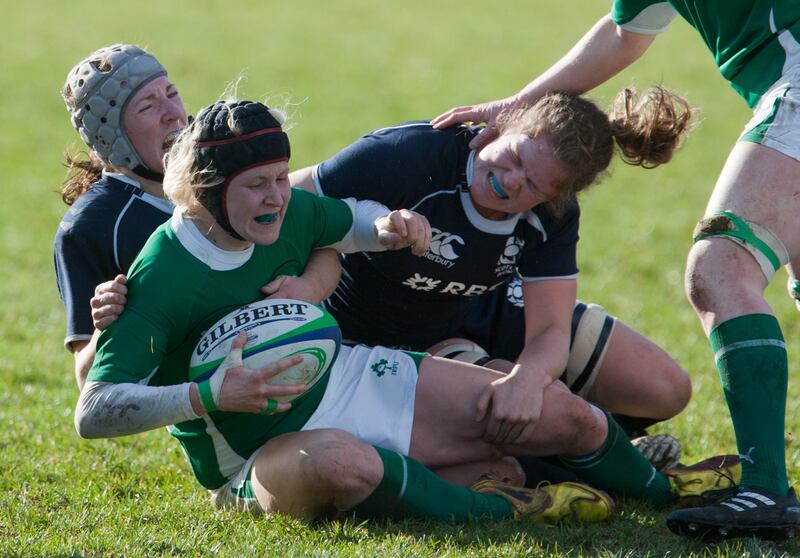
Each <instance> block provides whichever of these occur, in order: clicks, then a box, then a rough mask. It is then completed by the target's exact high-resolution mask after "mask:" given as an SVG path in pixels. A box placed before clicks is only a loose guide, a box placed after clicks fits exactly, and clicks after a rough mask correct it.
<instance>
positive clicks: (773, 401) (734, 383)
mask: <svg viewBox="0 0 800 558" xmlns="http://www.w3.org/2000/svg"><path fill="white" fill-rule="evenodd" d="M709 341H710V342H711V348H712V349H713V351H714V360H715V361H716V364H717V369H718V370H719V377H720V380H721V381H722V389H723V390H724V391H725V399H726V400H727V402H728V409H729V411H730V413H731V420H732V421H733V430H734V431H735V432H736V446H737V448H738V450H739V454H740V456H741V458H742V480H741V482H740V484H741V485H742V486H757V487H760V488H764V489H766V490H769V491H771V492H775V493H778V494H781V495H785V494H787V493H788V492H789V482H788V480H787V478H786V455H785V449H784V430H785V418H786V387H787V382H788V375H789V374H788V363H787V358H786V345H785V344H784V341H783V334H782V333H781V327H780V325H778V320H776V319H775V317H774V316H771V315H769V314H746V315H744V316H739V317H737V318H733V319H732V320H728V321H726V322H723V323H721V324H719V325H718V326H717V327H716V328H714V330H713V331H712V332H711V335H710V336H709Z"/></svg>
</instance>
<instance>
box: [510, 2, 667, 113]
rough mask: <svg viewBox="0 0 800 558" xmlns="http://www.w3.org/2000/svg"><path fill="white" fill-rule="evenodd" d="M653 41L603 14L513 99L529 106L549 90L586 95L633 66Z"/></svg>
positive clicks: (653, 36)
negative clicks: (567, 50) (619, 24)
mask: <svg viewBox="0 0 800 558" xmlns="http://www.w3.org/2000/svg"><path fill="white" fill-rule="evenodd" d="M654 39H655V35H642V34H640V33H633V32H631V31H626V30H624V29H622V28H621V27H619V26H618V25H617V24H615V23H614V22H613V21H611V16H610V15H606V16H604V17H602V18H601V19H600V21H598V22H597V23H595V24H594V26H593V27H592V28H591V29H590V30H589V32H588V33H586V34H585V35H584V36H583V37H582V38H581V40H580V41H578V42H577V44H575V46H573V47H572V48H571V49H570V50H569V52H567V54H565V55H564V56H563V57H562V58H561V60H559V61H558V62H556V63H555V64H553V65H552V66H551V67H550V68H549V69H547V70H546V71H545V72H544V73H543V74H542V75H540V76H539V77H537V78H536V79H534V80H533V81H532V82H530V83H529V84H528V85H526V86H525V87H523V88H522V90H521V91H520V92H519V93H517V94H516V96H515V98H516V100H517V101H520V102H527V103H530V102H532V101H535V100H536V99H538V98H539V97H541V96H542V95H544V94H545V93H547V92H548V91H565V92H567V93H575V94H581V93H585V92H586V91H589V90H590V89H594V88H595V87H597V86H598V85H600V84H602V83H605V82H606V81H608V80H609V79H611V78H612V77H614V76H615V75H617V74H618V73H620V72H621V71H622V70H624V69H625V68H627V67H628V66H630V65H631V64H633V63H634V62H635V61H636V60H637V59H638V58H639V57H640V56H641V55H642V54H644V52H645V51H646V50H647V49H648V48H649V47H650V45H651V44H652V43H653V40H654Z"/></svg>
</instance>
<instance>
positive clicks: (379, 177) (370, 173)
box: [316, 121, 474, 208]
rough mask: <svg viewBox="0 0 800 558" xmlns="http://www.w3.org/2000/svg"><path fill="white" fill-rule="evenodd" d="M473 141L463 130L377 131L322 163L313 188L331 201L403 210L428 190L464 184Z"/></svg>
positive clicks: (421, 125) (411, 127)
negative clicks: (366, 201) (365, 202)
mask: <svg viewBox="0 0 800 558" xmlns="http://www.w3.org/2000/svg"><path fill="white" fill-rule="evenodd" d="M473 136H474V132H473V131H471V130H470V129H469V128H466V127H464V126H456V127H453V128H449V129H446V130H434V129H433V128H432V127H431V125H430V123H429V122H428V121H412V122H405V123H403V124H398V125H396V126H390V127H387V128H380V129H378V130H375V131H373V132H370V133H369V134H367V135H365V136H363V137H362V138H360V139H359V140H357V141H356V142H354V143H353V144H351V145H350V146H348V147H347V148H345V149H343V150H342V151H341V152H339V153H338V154H337V155H335V156H334V157H332V158H330V159H328V160H327V161H324V162H323V163H321V164H320V165H319V166H318V167H317V169H316V181H317V185H318V187H319V189H320V190H321V191H322V192H323V193H325V194H327V195H332V196H334V197H340V198H341V197H349V196H353V197H355V198H358V199H375V200H377V201H380V202H381V203H383V204H384V205H387V206H389V207H391V208H397V207H402V206H404V205H407V204H409V203H413V201H414V200H416V199H418V197H419V196H420V195H421V194H424V193H427V192H428V191H430V190H431V189H440V188H444V187H448V188H449V187H453V186H455V185H456V184H459V183H461V182H464V181H465V171H466V165H467V159H468V158H469V153H470V150H469V141H470V139H471V138H472V137H473Z"/></svg>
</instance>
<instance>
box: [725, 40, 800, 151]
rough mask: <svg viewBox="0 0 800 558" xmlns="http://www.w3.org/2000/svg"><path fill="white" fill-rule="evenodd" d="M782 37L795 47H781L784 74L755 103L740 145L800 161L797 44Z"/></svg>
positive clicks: (799, 56) (799, 50) (799, 49)
mask: <svg viewBox="0 0 800 558" xmlns="http://www.w3.org/2000/svg"><path fill="white" fill-rule="evenodd" d="M787 34H788V35H787ZM784 35H786V36H785V37H784ZM781 37H782V40H781V42H782V43H785V42H786V41H791V42H793V43H794V44H793V45H788V44H784V48H785V49H786V56H787V60H786V64H785V65H784V73H783V75H782V76H781V77H780V79H778V80H777V81H776V82H775V83H774V84H773V85H772V87H770V88H769V89H768V90H767V91H766V92H765V93H764V95H762V97H761V99H760V100H759V101H758V104H757V105H756V106H755V108H754V109H753V118H752V119H751V120H750V122H748V123H747V124H746V125H745V127H744V133H742V135H741V136H740V137H739V141H749V142H752V143H757V144H760V145H763V146H765V147H769V148H771V149H774V150H776V151H780V152H781V153H783V154H784V155H788V156H789V157H791V158H792V159H795V160H797V161H800V44H797V42H796V41H795V40H794V39H793V38H792V36H791V34H790V33H789V32H788V31H786V32H784V33H782V34H781Z"/></svg>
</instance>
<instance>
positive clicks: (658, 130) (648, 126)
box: [498, 86, 696, 210]
mask: <svg viewBox="0 0 800 558" xmlns="http://www.w3.org/2000/svg"><path fill="white" fill-rule="evenodd" d="M695 113H696V109H694V108H693V107H692V106H691V105H690V104H689V102H688V101H687V100H686V99H684V98H683V97H681V96H680V95H678V94H676V93H672V92H671V91H669V90H667V89H665V88H664V87H661V86H653V87H651V88H649V89H648V90H647V91H645V93H644V94H643V95H641V96H639V95H638V94H637V92H636V90H635V89H632V88H626V89H624V90H622V91H621V92H620V93H619V94H617V96H616V98H615V100H614V102H613V103H612V108H611V111H610V114H606V113H605V112H604V111H603V110H601V109H600V108H599V107H598V106H597V105H596V104H595V103H594V102H592V101H591V100H589V99H587V98H585V97H580V96H577V95H571V94H567V93H551V94H548V95H546V96H544V97H542V98H541V99H539V100H538V101H537V102H536V103H534V104H533V105H529V106H527V107H523V108H521V109H517V110H515V111H512V112H510V113H508V114H505V115H502V116H501V117H500V118H499V119H498V129H499V132H500V134H517V133H521V134H525V135H527V136H528V137H531V138H534V137H547V138H548V139H549V140H550V142H551V144H552V147H553V150H554V153H555V156H556V158H557V159H558V160H559V162H560V163H561V164H562V166H563V167H564V168H565V169H567V170H568V173H569V176H568V178H567V179H566V180H565V181H564V183H562V184H561V188H560V193H559V195H558V197H557V198H556V199H554V200H551V202H549V203H550V204H551V205H552V206H553V207H554V209H556V210H560V209H561V208H563V205H564V204H565V203H566V202H567V201H568V200H569V199H571V198H573V197H574V196H575V195H576V194H577V193H578V192H581V191H582V190H585V189H587V188H589V187H590V186H591V185H592V184H595V183H597V182H599V181H601V180H602V178H604V176H605V174H606V171H607V169H608V166H609V165H610V163H611V159H612V156H613V154H614V152H615V150H616V149H617V148H618V149H619V152H620V156H621V157H622V159H623V161H625V162H626V163H628V164H630V165H638V166H642V167H644V168H648V169H649V168H654V167H657V166H658V165H661V164H663V163H666V162H668V161H669V160H670V159H671V158H672V155H673V153H674V152H675V150H676V149H677V148H678V147H679V146H680V144H681V141H682V140H683V138H684V137H685V136H686V134H687V133H688V132H689V131H690V130H691V129H692V127H693V117H694V115H695Z"/></svg>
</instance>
